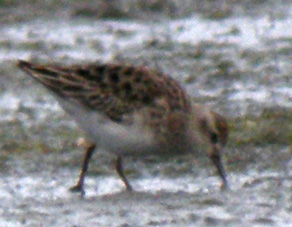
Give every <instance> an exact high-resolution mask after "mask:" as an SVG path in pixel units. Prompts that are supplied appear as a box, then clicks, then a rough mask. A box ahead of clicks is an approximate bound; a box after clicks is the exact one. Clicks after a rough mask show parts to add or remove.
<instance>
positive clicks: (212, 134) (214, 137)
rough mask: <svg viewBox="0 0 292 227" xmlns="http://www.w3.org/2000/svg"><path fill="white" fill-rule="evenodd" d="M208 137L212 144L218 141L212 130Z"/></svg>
mask: <svg viewBox="0 0 292 227" xmlns="http://www.w3.org/2000/svg"><path fill="white" fill-rule="evenodd" d="M210 139H211V142H212V143H213V144H215V143H217V142H218V136H217V134H216V133H214V132H212V133H211V135H210Z"/></svg>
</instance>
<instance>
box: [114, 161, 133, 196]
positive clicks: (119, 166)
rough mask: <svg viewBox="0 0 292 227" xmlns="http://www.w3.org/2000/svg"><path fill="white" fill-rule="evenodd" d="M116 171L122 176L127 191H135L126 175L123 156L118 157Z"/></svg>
mask: <svg viewBox="0 0 292 227" xmlns="http://www.w3.org/2000/svg"><path fill="white" fill-rule="evenodd" d="M116 171H117V173H118V175H119V176H120V177H121V179H122V181H123V182H124V184H125V186H126V189H127V191H133V188H132V186H131V185H130V183H129V182H128V180H127V178H126V177H125V174H124V169H123V165H122V158H121V156H118V157H117V159H116Z"/></svg>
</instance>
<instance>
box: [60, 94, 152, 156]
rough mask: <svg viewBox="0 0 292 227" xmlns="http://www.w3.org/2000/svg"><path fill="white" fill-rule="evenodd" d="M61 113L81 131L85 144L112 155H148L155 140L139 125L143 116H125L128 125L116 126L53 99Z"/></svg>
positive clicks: (90, 112)
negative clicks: (58, 104) (128, 121)
mask: <svg viewBox="0 0 292 227" xmlns="http://www.w3.org/2000/svg"><path fill="white" fill-rule="evenodd" d="M57 99H58V101H59V103H60V105H61V106H62V107H63V109H64V110H65V111H66V112H67V113H69V114H70V115H71V116H72V117H73V119H74V120H75V121H76V123H77V124H78V125H79V126H80V127H81V128H82V129H83V130H84V132H85V133H86V136H87V140H89V141H91V142H93V143H95V144H97V146H98V147H99V148H102V149H104V150H106V151H109V152H113V153H117V154H119V153H123V152H139V151H141V152H145V151H146V152H147V151H149V152H152V151H153V150H154V149H155V137H154V133H153V132H152V131H151V129H150V128H148V127H146V126H145V125H144V124H143V115H141V114H139V113H136V114H134V115H131V116H128V117H129V118H131V122H130V123H116V122H114V121H112V120H110V119H109V118H108V117H106V116H104V115H103V114H101V113H98V112H96V111H88V110H86V109H85V108H83V107H82V106H80V105H78V104H76V105H75V103H72V102H68V101H65V100H63V99H60V98H57Z"/></svg>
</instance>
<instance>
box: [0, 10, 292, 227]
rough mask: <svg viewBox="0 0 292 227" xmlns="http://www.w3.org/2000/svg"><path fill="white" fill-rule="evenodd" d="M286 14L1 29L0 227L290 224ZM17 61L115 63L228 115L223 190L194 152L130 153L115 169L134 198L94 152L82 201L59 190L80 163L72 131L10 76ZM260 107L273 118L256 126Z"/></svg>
mask: <svg viewBox="0 0 292 227" xmlns="http://www.w3.org/2000/svg"><path fill="white" fill-rule="evenodd" d="M271 7H272V6H271ZM270 9H272V8H270ZM291 9H292V8H291V6H290V5H287V7H286V9H285V10H286V11H285V14H283V15H285V16H283V15H281V16H279V17H277V15H276V16H275V15H272V16H273V17H271V14H270V12H271V11H269V10H268V11H267V13H266V14H265V13H261V14H260V15H259V16H258V17H252V16H249V15H242V14H241V15H239V16H237V17H236V16H232V17H231V16H230V17H227V18H226V19H222V20H214V19H206V18H204V17H201V16H199V15H196V16H188V17H187V18H181V19H172V20H167V19H165V18H164V19H161V20H155V21H152V22H146V21H143V20H135V19H132V20H124V21H118V20H116V21H114V20H99V21H97V20H90V19H76V18H75V19H72V20H67V19H64V20H61V21H60V20H56V19H42V18H41V19H38V20H26V21H25V22H16V23H13V24H11V23H7V24H2V25H1V27H0V32H1V37H0V62H1V63H0V76H1V85H0V89H1V90H0V92H1V93H0V96H1V99H0V124H1V132H0V151H1V157H0V170H1V178H0V185H1V187H0V200H1V204H0V225H1V226H246V225H252V226H269V225H275V226H290V225H292V217H291V211H292V197H291V187H292V171H291V170H292V168H291V167H292V161H291V146H290V144H291V136H290V135H291V133H290V131H288V130H290V127H289V125H290V116H291V115H290V112H291V106H292V90H291V83H292V81H291V78H290V77H291V72H292V65H291V63H290V62H291V53H292V49H291V43H292V36H291V34H292V28H291V26H290V24H292V13H291V12H292V11H291ZM16 59H27V60H31V61H35V62H40V63H48V62H49V63H61V64H71V63H86V62H92V61H103V62H113V61H115V62H122V63H125V62H126V63H131V64H134V65H139V64H143V65H148V66H150V67H152V68H155V69H157V70H162V71H164V72H166V73H169V74H171V75H173V76H174V77H175V78H177V79H178V80H180V81H181V83H182V84H183V85H184V86H185V87H186V89H187V90H188V92H189V93H190V94H191V95H192V97H194V100H196V101H198V102H204V103H206V104H208V105H210V106H212V107H213V108H214V109H215V110H216V111H218V112H220V113H222V114H224V115H226V116H228V117H229V120H230V125H231V129H232V130H233V131H231V136H230V142H229V143H228V145H227V147H226V149H225V156H224V157H225V164H226V167H227V172H228V179H229V183H230V189H229V190H227V191H222V190H220V179H219V178H218V177H217V176H216V173H215V170H214V168H213V166H212V165H211V163H209V160H208V159H207V158H206V157H205V156H203V155H194V157H191V158H190V157H143V158H142V157H135V156H133V157H126V158H125V168H126V173H127V176H128V177H129V179H130V181H131V183H132V184H133V186H134V188H135V192H134V193H127V192H125V191H124V186H123V184H122V183H121V181H120V180H119V179H118V177H117V175H116V174H115V172H114V170H113V161H112V160H113V157H111V156H110V155H108V154H103V153H100V152H97V154H96V155H95V157H94V160H93V161H92V164H91V166H90V171H89V174H88V177H87V179H86V195H85V197H84V198H82V197H80V196H79V195H77V194H72V193H70V192H69V191H68V188H69V187H70V186H72V185H73V184H74V183H75V180H76V179H77V176H78V172H79V168H80V164H81V161H82V155H83V151H82V149H81V148H78V147H77V145H76V143H75V141H76V140H77V138H78V137H80V136H82V132H80V131H79V130H78V129H77V128H76V126H75V125H74V123H73V122H72V121H71V120H70V117H68V116H66V115H65V114H64V113H63V112H62V110H61V109H60V107H59V106H58V104H57V103H56V101H55V100H54V99H53V98H52V97H51V96H50V95H49V94H48V92H47V91H46V90H45V89H43V88H42V87H41V86H37V85H36V83H35V82H34V81H32V80H31V79H30V78H28V77H26V76H25V75H24V74H23V73H21V72H20V71H19V70H18V69H16V67H15V66H14V64H15V61H16ZM267 110H269V111H270V110H272V111H271V113H270V112H268V113H269V114H270V115H271V116H272V118H268V119H267V121H261V120H262V118H263V116H266V115H265V114H266V111H267ZM285 113H286V115H284V117H283V114H285ZM270 115H269V116H270ZM238 118H240V121H239V120H237V119H238ZM278 118H279V119H280V120H279V121H277V120H278ZM234 119H235V120H234ZM281 120H283V121H284V122H282V123H281V124H283V125H280V126H279V127H277V122H278V123H279V122H280V121H281ZM271 122H272V123H273V122H276V123H275V124H274V123H273V124H271ZM266 124H271V125H268V126H269V127H268V126H267V125H266ZM240 125H244V127H242V128H240ZM284 126H285V127H284ZM262 128H263V129H264V130H263V131H261V132H260V133H259V134H256V135H255V134H253V133H254V131H257V129H262ZM281 130H287V131H281ZM291 130H292V129H291ZM283 135H285V136H286V137H287V138H286V137H284V136H283ZM248 136H250V137H248ZM267 137H269V138H267Z"/></svg>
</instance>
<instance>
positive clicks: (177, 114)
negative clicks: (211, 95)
mask: <svg viewBox="0 0 292 227" xmlns="http://www.w3.org/2000/svg"><path fill="white" fill-rule="evenodd" d="M17 65H18V67H19V68H20V69H22V70H23V71H25V72H26V73H27V74H28V75H30V76H31V77H33V78H34V79H35V80H37V81H38V82H40V83H41V84H43V85H44V86H45V87H46V88H47V89H48V90H49V91H51V93H52V94H53V95H54V96H55V98H56V99H57V100H58V102H59V104H60V105H61V106H62V108H63V109H64V110H65V111H66V112H67V113H68V114H69V115H71V116H72V117H73V119H74V120H75V121H76V123H77V124H78V125H79V127H81V128H82V129H83V130H84V132H85V138H86V141H87V142H86V146H85V147H86V153H85V158H84V161H83V165H82V170H81V173H80V176H79V180H78V182H77V184H76V185H75V186H74V187H72V188H71V191H75V192H80V193H82V194H84V189H83V185H84V179H85V174H86V171H87V169H88V164H89V161H90V159H91V157H92V154H93V153H94V151H95V150H96V149H97V148H100V149H103V150H106V151H108V152H111V153H113V154H115V155H116V157H117V158H116V165H115V167H116V171H117V173H118V175H119V176H120V177H121V179H122V181H123V182H124V184H125V186H126V189H127V190H129V191H131V190H132V186H131V185H130V183H129V182H128V180H127V178H126V177H125V174H124V171H123V165H122V156H123V155H126V154H127V153H137V152H144V153H145V154H146V153H150V152H151V153H153V152H154V153H156V154H157V155H159V154H163V153H166V152H171V153H179V154H181V153H193V154H194V155H196V152H198V149H205V150H206V151H207V154H208V156H209V157H210V159H211V160H212V162H213V163H214V165H215V166H216V168H217V171H218V174H219V176H220V177H221V179H222V187H227V179H226V175H225V171H224V167H223V165H222V161H221V153H222V149H223V146H224V145H225V143H226V141H227V136H228V127H227V123H226V120H225V118H224V117H223V116H221V115H219V114H218V113H215V112H213V111H212V110H210V109H209V108H208V107H206V106H204V105H198V104H192V103H191V98H190V96H188V95H187V93H186V92H185V90H184V89H183V88H182V87H181V85H180V84H179V83H178V82H177V81H176V80H174V79H173V78H172V77H170V76H168V75H165V74H163V73H160V72H157V71H154V70H151V69H149V68H147V67H134V66H129V65H119V64H91V65H84V66H80V65H73V66H70V67H59V66H42V65H37V64H33V63H29V62H26V61H22V60H19V61H18V64H17Z"/></svg>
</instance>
